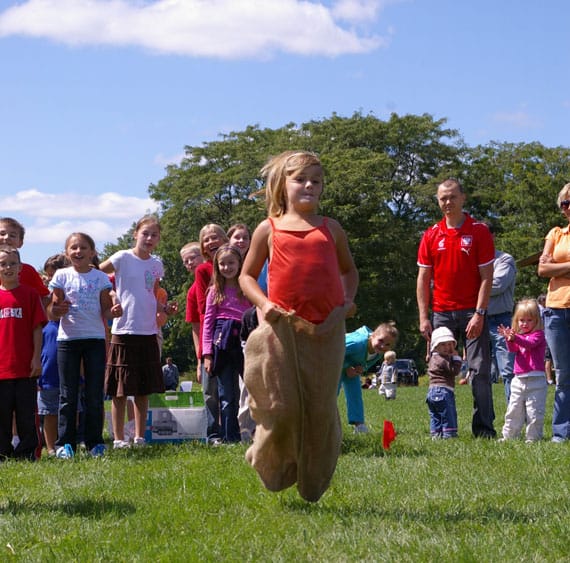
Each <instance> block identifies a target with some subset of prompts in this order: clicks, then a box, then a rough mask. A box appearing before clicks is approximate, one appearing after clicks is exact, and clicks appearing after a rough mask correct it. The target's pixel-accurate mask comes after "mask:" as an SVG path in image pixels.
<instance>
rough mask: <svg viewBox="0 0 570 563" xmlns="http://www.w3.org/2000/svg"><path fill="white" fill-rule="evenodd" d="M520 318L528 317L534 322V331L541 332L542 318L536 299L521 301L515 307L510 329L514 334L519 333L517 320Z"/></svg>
mask: <svg viewBox="0 0 570 563" xmlns="http://www.w3.org/2000/svg"><path fill="white" fill-rule="evenodd" d="M522 317H530V318H531V319H532V320H533V321H534V323H535V324H534V330H542V329H543V325H542V317H541V316H540V309H539V308H538V303H537V302H536V299H521V301H519V302H518V303H517V306H516V307H515V313H514V315H513V320H512V327H513V330H514V331H515V332H517V333H518V332H519V320H520V319H521V318H522Z"/></svg>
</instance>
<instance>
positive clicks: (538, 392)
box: [499, 299, 547, 442]
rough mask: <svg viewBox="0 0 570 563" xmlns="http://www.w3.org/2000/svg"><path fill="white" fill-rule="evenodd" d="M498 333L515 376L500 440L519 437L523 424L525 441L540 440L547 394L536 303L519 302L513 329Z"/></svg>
mask: <svg viewBox="0 0 570 563" xmlns="http://www.w3.org/2000/svg"><path fill="white" fill-rule="evenodd" d="M499 334H501V336H504V337H505V339H506V340H507V348H508V350H509V352H514V353H515V366H514V374H515V376H514V377H513V380H512V382H511V396H510V399H509V406H508V407H507V412H506V414H505V424H504V426H503V438H502V439H501V440H509V439H511V438H517V437H519V436H520V433H521V430H522V428H523V426H524V425H525V423H526V441H527V442H536V441H538V440H540V439H541V438H542V434H543V430H544V413H545V410H546V393H547V383H546V376H545V373H544V353H545V350H546V339H545V337H544V331H543V330H542V319H541V317H540V310H539V308H538V305H537V303H536V301H535V300H534V299H523V300H522V301H519V302H518V303H517V306H516V307H515V314H514V315H513V327H512V328H509V327H505V326H503V325H500V326H499Z"/></svg>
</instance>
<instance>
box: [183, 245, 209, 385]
mask: <svg viewBox="0 0 570 563" xmlns="http://www.w3.org/2000/svg"><path fill="white" fill-rule="evenodd" d="M180 258H182V263H183V264H184V267H185V268H186V270H187V271H188V273H189V274H191V275H192V276H194V272H195V271H196V268H197V267H198V266H199V265H200V264H202V262H204V258H203V257H202V253H201V252H200V243H199V242H189V243H188V244H185V245H184V246H183V247H182V248H181V249H180ZM184 320H185V321H186V322H187V323H190V324H191V325H192V342H193V344H194V352H195V354H196V381H200V372H201V371H202V358H201V357H200V353H199V350H200V310H199V308H198V299H197V297H196V279H194V281H193V282H192V284H191V285H190V287H189V288H188V293H187V294H186V316H185V319H184Z"/></svg>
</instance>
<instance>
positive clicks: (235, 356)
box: [202, 244, 251, 442]
mask: <svg viewBox="0 0 570 563" xmlns="http://www.w3.org/2000/svg"><path fill="white" fill-rule="evenodd" d="M213 265H214V271H213V276H212V284H211V285H210V288H209V290H208V294H207V296H206V312H205V315H204V329H203V332H202V358H203V363H204V369H205V371H206V372H207V374H208V375H209V376H210V377H213V376H215V377H216V379H217V382H218V395H219V400H220V418H221V423H222V424H221V433H222V441H223V442H239V441H240V440H241V436H240V430H239V424H238V407H239V395H240V392H239V377H240V375H241V374H242V372H243V352H242V349H241V340H240V329H241V318H242V315H243V313H244V312H245V311H246V310H247V309H249V308H250V307H251V303H250V302H249V301H248V300H247V299H246V298H245V297H244V295H243V293H242V292H241V289H240V286H239V284H238V276H239V274H240V272H241V265H242V256H241V253H240V251H239V248H237V247H235V246H232V245H230V244H223V245H222V246H220V248H218V250H217V251H216V254H215V256H214V264H213Z"/></svg>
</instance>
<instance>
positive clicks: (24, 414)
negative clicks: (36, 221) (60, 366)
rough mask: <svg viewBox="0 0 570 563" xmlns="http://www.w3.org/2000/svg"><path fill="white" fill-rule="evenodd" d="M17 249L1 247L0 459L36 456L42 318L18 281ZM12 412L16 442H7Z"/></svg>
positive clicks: (35, 297)
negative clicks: (17, 442)
mask: <svg viewBox="0 0 570 563" xmlns="http://www.w3.org/2000/svg"><path fill="white" fill-rule="evenodd" d="M21 269H22V263H21V262H20V253H19V252H18V250H17V249H16V248H15V247H13V246H10V245H2V246H0V342H2V354H0V461H1V460H4V459H6V458H7V457H16V458H23V459H29V460H31V461H33V460H35V459H37V458H39V455H40V451H41V446H40V441H39V424H38V417H37V399H36V388H37V379H36V378H37V377H38V376H39V375H40V374H41V370H42V366H41V359H40V353H41V348H42V326H43V325H44V324H45V322H46V316H45V312H44V309H43V307H42V304H41V301H40V297H39V295H38V293H37V292H36V291H35V290H34V289H31V288H30V287H28V286H25V285H21V284H20V281H19V279H18V278H19V274H20V272H21ZM13 415H15V418H16V425H17V428H18V435H19V437H20V442H19V444H18V445H17V446H16V448H14V447H13V446H12V417H13Z"/></svg>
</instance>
